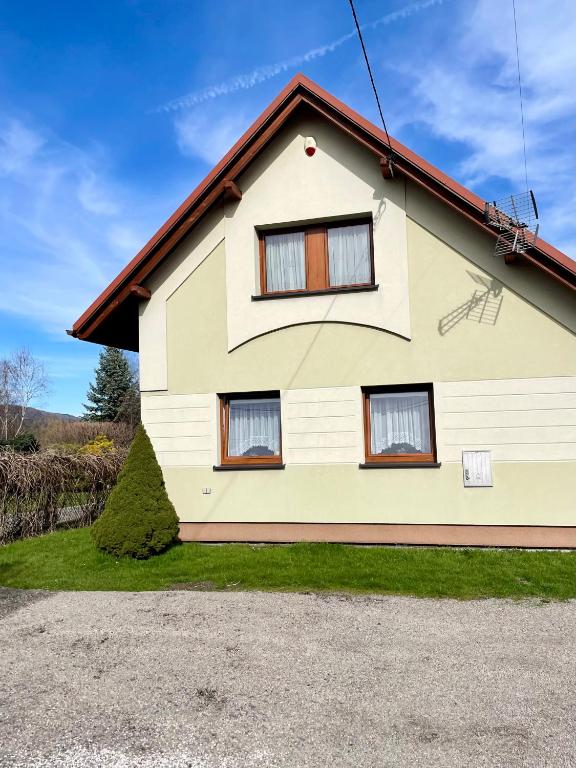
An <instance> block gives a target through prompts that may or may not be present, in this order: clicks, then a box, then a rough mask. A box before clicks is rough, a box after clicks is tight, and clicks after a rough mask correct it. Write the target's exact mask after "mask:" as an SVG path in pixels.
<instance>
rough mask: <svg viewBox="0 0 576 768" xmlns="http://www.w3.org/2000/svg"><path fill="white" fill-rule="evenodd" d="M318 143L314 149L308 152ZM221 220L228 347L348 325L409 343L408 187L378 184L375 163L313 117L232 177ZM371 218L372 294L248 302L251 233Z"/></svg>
mask: <svg viewBox="0 0 576 768" xmlns="http://www.w3.org/2000/svg"><path fill="white" fill-rule="evenodd" d="M309 135H310V136H314V137H315V139H316V141H317V145H318V147H317V151H316V154H315V155H314V156H313V157H308V156H307V155H306V154H305V152H304V137H305V136H309ZM238 184H239V187H240V189H241V190H242V200H241V201H240V202H239V203H236V204H233V205H229V206H228V208H227V211H226V219H225V237H226V295H227V319H228V349H229V350H232V349H234V348H236V347H238V346H239V345H240V344H243V343H244V342H246V341H248V340H249V339H252V338H254V337H256V336H259V335H261V334H264V333H267V332H269V331H272V330H276V329H278V328H283V327H287V326H291V325H296V324H300V323H310V322H318V321H332V322H349V323H355V324H358V325H368V326H372V327H375V328H382V329H384V330H388V331H391V332H392V333H395V334H398V335H400V336H403V337H405V338H409V337H410V310H409V297H408V263H407V244H406V243H407V234H406V213H405V184H404V181H403V180H400V179H396V180H394V181H393V182H386V181H384V180H383V179H382V175H381V173H380V168H379V165H378V160H377V158H376V157H375V156H374V155H373V154H371V153H370V152H368V151H367V150H366V149H364V148H363V147H361V146H359V145H358V144H357V143H356V142H354V141H353V140H352V139H351V138H350V137H349V136H347V135H346V134H344V133H343V132H342V131H340V130H338V129H336V128H335V127H333V126H332V125H330V124H328V123H326V122H321V121H319V120H317V119H310V120H309V121H299V122H298V123H296V124H294V125H291V126H288V127H286V128H285V129H284V132H283V133H281V134H280V135H279V136H278V138H277V139H276V140H275V141H274V143H273V144H272V145H271V146H270V147H268V148H267V149H266V150H265V151H264V152H263V153H262V155H261V156H260V157H259V158H258V160H256V161H255V162H254V164H253V165H252V166H250V168H249V169H248V170H247V171H246V172H245V173H244V174H243V175H242V176H241V177H240V179H239V180H238ZM362 214H370V215H372V218H373V224H374V266H375V278H376V283H378V285H379V289H378V291H375V292H371V293H360V294H353V293H349V294H339V295H327V296H315V297H306V298H297V299H292V300H288V301H287V300H281V299H278V300H270V301H261V302H254V301H252V299H251V297H252V296H253V295H255V294H256V295H257V294H259V293H260V276H259V256H258V237H257V233H256V227H272V226H282V225H291V224H295V223H299V222H312V221H321V220H324V221H326V220H334V219H338V218H340V217H349V218H350V217H353V216H358V215H362Z"/></svg>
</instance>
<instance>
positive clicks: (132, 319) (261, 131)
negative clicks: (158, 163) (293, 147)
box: [68, 74, 576, 351]
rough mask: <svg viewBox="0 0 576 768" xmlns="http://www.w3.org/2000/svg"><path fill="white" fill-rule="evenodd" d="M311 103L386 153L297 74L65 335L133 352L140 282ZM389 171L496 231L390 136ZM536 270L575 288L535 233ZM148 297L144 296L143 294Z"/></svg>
mask: <svg viewBox="0 0 576 768" xmlns="http://www.w3.org/2000/svg"><path fill="white" fill-rule="evenodd" d="M304 105H305V106H307V107H308V108H311V109H312V110H314V111H315V112H316V113H319V114H321V115H322V116H324V117H325V118H326V119H327V120H328V121H330V122H331V123H333V124H335V125H337V126H338V127H340V128H341V129H342V130H344V131H346V132H347V133H348V134H349V135H351V136H352V137H353V138H354V139H356V140H357V141H359V142H360V143H361V144H362V145H364V146H365V147H366V148H367V149H369V150H370V151H371V152H373V153H374V155H375V156H376V157H377V158H379V159H384V161H386V158H388V156H389V155H390V147H389V145H388V141H387V138H386V135H385V133H384V131H382V130H381V129H380V128H378V127H377V126H375V125H373V124H372V123H370V122H369V121H368V120H366V119H365V118H363V117H362V116H361V115H359V114H358V113H357V112H355V111H354V110H352V109H350V107H347V106H346V105H345V104H343V103H342V102H341V101H339V100H338V99H336V98H335V97H334V96H332V95H331V94H330V93H328V92H327V91H325V90H324V89H323V88H320V86H318V85H317V84H316V83H314V82H313V81H312V80H310V79H308V78H307V77H305V76H304V75H302V74H297V75H296V76H295V77H294V78H293V79H292V80H291V81H290V82H289V83H288V85H287V86H286V87H285V88H284V89H283V90H282V91H281V92H280V93H279V94H278V96H277V97H276V98H275V99H274V101H273V102H272V103H271V104H270V105H269V106H268V108H267V109H265V110H264V112H262V114H261V115H260V117H258V119H257V120H256V121H255V122H254V123H253V124H252V125H251V126H250V128H248V130H247V131H246V133H244V135H243V136H241V137H240V139H238V141H237V142H236V144H234V146H233V147H232V149H231V150H230V151H229V152H228V153H227V154H226V155H225V156H224V157H223V158H222V160H220V162H219V163H218V164H217V165H216V166H215V167H214V168H213V169H212V171H210V173H209V174H208V175H207V176H206V178H205V179H204V180H203V181H202V182H201V183H200V184H199V185H198V186H197V187H196V189H195V190H194V191H193V192H192V194H191V195H189V197H187V198H186V200H185V201H184V202H183V203H182V205H181V206H180V207H179V208H178V209H177V210H176V211H175V212H174V213H173V214H172V216H170V218H169V219H168V220H167V221H166V222H165V223H164V224H163V225H162V226H161V227H160V229H159V230H158V231H157V232H156V234H155V235H153V237H152V238H151V239H150V240H149V241H148V242H147V243H146V245H145V246H144V247H143V248H142V249H141V250H140V251H139V252H138V253H137V254H136V256H135V257H134V258H133V259H132V261H131V262H130V263H129V264H128V265H127V266H126V267H125V268H124V269H123V270H122V271H121V272H120V274H119V275H118V276H117V277H116V278H115V279H114V280H113V281H112V282H111V283H110V285H109V286H108V287H107V288H106V289H105V290H104V291H103V292H102V293H101V294H100V296H98V298H97V299H96V300H95V301H94V302H93V303H92V304H91V305H90V306H89V307H88V309H87V310H86V311H85V312H84V313H83V314H82V315H81V317H80V318H78V320H77V321H76V322H75V323H74V325H73V327H72V330H71V331H68V333H70V334H71V335H72V336H75V337H77V338H79V339H83V340H85V341H93V342H96V343H99V344H108V345H110V346H115V347H121V348H124V349H130V350H134V351H137V350H138V302H139V301H140V300H141V299H142V298H146V297H147V296H148V294H147V291H146V289H144V288H142V286H141V283H142V281H144V280H145V279H146V278H147V277H148V276H149V275H150V274H151V272H152V271H153V270H154V269H156V267H157V266H158V265H159V264H160V262H161V261H162V260H163V259H165V258H166V257H167V256H168V255H169V254H170V253H171V252H172V251H173V249H174V248H175V247H176V246H177V245H178V243H180V242H181V240H182V239H183V238H184V237H185V236H186V235H187V234H188V233H189V232H190V230H191V229H192V227H194V225H195V224H196V223H197V222H198V221H199V220H200V219H201V218H202V217H203V216H204V215H205V214H206V213H207V212H208V211H209V210H211V209H212V208H213V207H214V206H215V205H219V204H221V203H222V202H223V201H224V200H226V199H229V197H230V196H232V197H233V196H234V194H235V193H236V194H238V190H237V188H236V187H235V184H234V181H235V179H237V178H238V176H239V175H240V174H241V173H242V172H243V171H244V170H245V169H246V167H247V166H248V165H249V164H250V163H251V162H252V161H253V160H254V159H255V157H257V155H258V154H259V153H260V152H261V151H262V149H263V148H264V147H265V146H266V145H267V144H268V143H269V142H270V141H271V140H272V139H273V137H274V136H275V135H276V134H277V133H278V131H279V130H280V129H281V127H282V126H283V125H284V123H285V122H286V121H287V120H288V118H289V117H290V116H291V115H292V114H293V113H294V111H295V110H296V109H297V108H299V107H302V106H304ZM390 144H391V148H392V152H393V157H394V172H395V174H399V175H401V176H402V175H403V176H406V177H407V178H409V179H411V180H412V181H413V182H415V183H416V184H418V185H420V186H422V187H423V188H425V189H426V190H427V191H428V192H430V193H431V194H433V195H434V196H436V197H438V198H440V199H441V200H442V201H443V202H444V203H445V204H447V205H449V206H450V207H452V208H454V209H455V210H457V211H458V212H459V213H460V214H462V215H463V216H465V217H466V218H467V219H469V220H470V221H472V222H474V223H475V224H477V225H478V226H479V227H481V228H482V229H484V230H485V231H486V232H489V233H490V234H491V235H493V236H495V235H496V233H495V231H494V230H493V229H491V228H490V227H488V226H487V225H486V223H485V220H484V200H482V198H480V197H478V195H475V194H474V193H473V192H471V191H470V190H469V189H466V187H463V186H462V185H461V184H459V183H458V182H457V181H455V180H454V179H452V178H450V177H449V176H447V175H446V174H444V173H442V171H440V170H438V168H435V167H434V166H433V165H431V164H430V163H428V162H427V161H426V160H424V159H423V158H421V157H419V156H418V155H417V154H415V153H414V152H412V151H411V150H409V149H408V148H407V147H405V146H404V145H403V144H401V143H400V142H399V141H396V139H393V138H392V137H391V138H390ZM522 258H524V259H527V260H528V261H530V262H532V263H533V264H534V265H535V266H536V267H537V268H538V269H540V270H542V272H543V273H545V274H547V275H548V276H549V277H550V278H553V279H555V280H557V281H558V282H560V283H562V284H564V285H566V286H568V287H570V288H573V289H576V262H574V261H572V259H570V258H569V257H568V256H567V255H566V254H564V253H562V252H561V251H559V250H557V249H556V248H554V247H553V246H552V245H550V244H549V243H547V242H546V241H544V240H542V239H540V238H538V239H537V240H536V242H535V244H534V247H532V248H531V249H529V251H528V252H527V253H526V254H524V255H523V257H522ZM148 297H149V296H148Z"/></svg>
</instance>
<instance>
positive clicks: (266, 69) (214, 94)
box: [153, 0, 444, 112]
mask: <svg viewBox="0 0 576 768" xmlns="http://www.w3.org/2000/svg"><path fill="white" fill-rule="evenodd" d="M443 2H444V0H422V2H417V3H412V4H411V5H406V6H404V7H403V8H399V9H398V10H397V11H393V12H392V13H387V14H386V15H385V16H381V17H380V18H379V19H375V20H374V21H371V22H368V23H367V24H364V25H362V26H361V29H362V30H363V31H364V30H367V29H376V28H377V27H381V26H386V25H388V24H393V23H394V22H396V21H400V20H402V19H406V18H408V17H409V16H413V15H414V14H416V13H420V12H421V11H425V10H427V9H428V8H432V7H433V6H437V5H441V4H442V3H443ZM354 37H356V31H355V30H354V31H353V32H349V33H348V34H346V35H342V36H341V37H339V38H337V39H336V40H333V41H332V42H330V43H327V44H326V45H321V46H319V47H317V48H312V49H311V50H309V51H306V53H302V54H300V55H298V56H292V57H291V58H289V59H284V60H283V61H279V62H276V63H275V64H267V65H264V66H262V67H257V68H256V69H253V70H252V71H251V72H247V73H245V74H242V75H235V76H234V77H231V78H229V79H228V80H224V81H222V82H221V83H217V84H215V85H209V86H208V87H206V88H202V89H201V90H198V91H192V92H191V93H188V94H186V95H185V96H180V97H178V98H176V99H172V100H171V101H168V102H166V103H165V104H163V105H161V106H160V107H157V108H156V109H155V110H153V111H154V112H175V111H177V110H180V109H186V108H189V107H195V106H197V105H198V104H203V103H204V102H206V101H211V100H212V99H217V98H219V97H220V96H228V95H229V94H231V93H235V92H236V91H241V90H248V89H250V88H253V87H254V86H255V85H258V84H259V83H264V82H266V80H270V79H271V78H273V77H276V76H277V75H280V74H282V73H283V72H286V71H288V70H289V69H295V68H296V67H300V66H302V65H303V64H307V63H308V62H310V61H314V59H321V58H322V57H323V56H326V54H328V53H333V52H334V51H335V50H336V49H338V48H340V46H341V45H344V43H346V42H348V40H352V38H354Z"/></svg>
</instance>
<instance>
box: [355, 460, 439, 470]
mask: <svg viewBox="0 0 576 768" xmlns="http://www.w3.org/2000/svg"><path fill="white" fill-rule="evenodd" d="M358 466H359V467H360V469H438V467H441V466H442V463H441V462H439V461H367V462H366V463H365V464H359V465H358Z"/></svg>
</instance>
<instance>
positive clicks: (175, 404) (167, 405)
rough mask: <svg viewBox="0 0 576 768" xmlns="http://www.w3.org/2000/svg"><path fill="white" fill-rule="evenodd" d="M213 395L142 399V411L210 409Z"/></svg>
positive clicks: (164, 396)
mask: <svg viewBox="0 0 576 768" xmlns="http://www.w3.org/2000/svg"><path fill="white" fill-rule="evenodd" d="M211 397H212V396H211V395H152V396H148V397H142V410H143V411H152V410H162V409H172V408H209V407H210V401H211Z"/></svg>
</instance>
